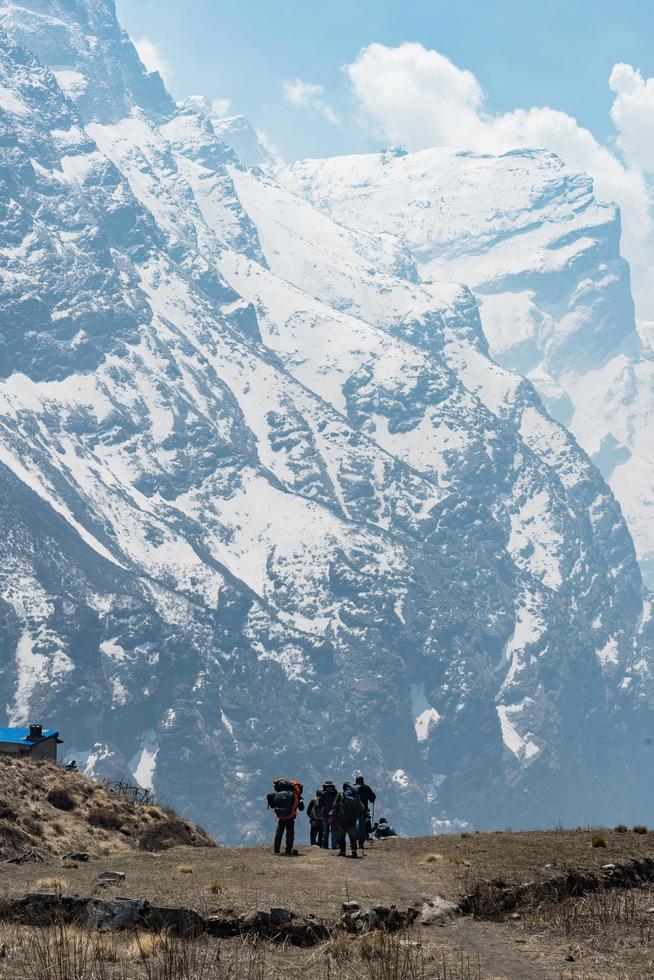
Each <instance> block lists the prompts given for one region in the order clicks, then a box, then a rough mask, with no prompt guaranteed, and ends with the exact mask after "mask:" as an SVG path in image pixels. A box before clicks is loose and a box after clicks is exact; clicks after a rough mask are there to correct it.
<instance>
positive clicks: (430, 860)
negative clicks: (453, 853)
mask: <svg viewBox="0 0 654 980" xmlns="http://www.w3.org/2000/svg"><path fill="white" fill-rule="evenodd" d="M442 860H443V855H442V854H428V855H427V857H426V858H425V861H426V862H427V864H435V863H436V861H442Z"/></svg>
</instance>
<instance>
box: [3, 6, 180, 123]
mask: <svg viewBox="0 0 654 980" xmlns="http://www.w3.org/2000/svg"><path fill="white" fill-rule="evenodd" d="M0 27H3V28H4V29H5V30H7V31H10V32H11V33H12V34H13V35H14V36H15V37H16V38H17V39H18V40H19V41H20V43H22V44H24V45H25V47H27V48H29V49H30V51H32V52H33V53H34V54H35V55H36V56H37V57H38V58H39V59H40V60H41V61H43V62H44V63H45V64H47V65H49V66H50V68H51V69H52V71H53V72H54V73H55V75H56V76H57V78H58V80H59V81H60V84H61V87H62V89H63V90H64V92H65V93H66V95H67V96H68V97H69V98H71V99H72V100H73V101H74V102H75V104H76V106H77V109H78V111H79V113H80V115H81V116H82V118H83V119H84V120H85V121H91V120H94V121H98V122H111V121H115V120H117V119H119V118H121V117H123V116H126V115H129V113H130V112H131V111H132V110H133V109H134V108H135V107H138V108H141V109H143V110H145V111H147V112H148V113H150V114H151V115H152V116H153V117H154V118H157V119H165V118H167V117H168V116H170V115H171V113H172V112H174V107H175V104H174V102H173V100H172V99H171V97H170V95H169V94H168V93H167V91H166V89H165V87H164V84H163V81H162V79H161V77H160V75H159V74H158V73H157V72H148V71H147V70H146V68H145V67H144V66H143V64H142V62H141V61H140V59H139V56H138V54H137V52H136V49H135V47H134V45H133V44H132V42H131V41H130V39H129V38H128V37H127V35H126V34H125V32H124V31H123V30H122V28H121V27H120V25H119V23H118V20H117V19H116V10H115V4H114V2H113V0H20V3H14V2H8V0H2V2H0Z"/></svg>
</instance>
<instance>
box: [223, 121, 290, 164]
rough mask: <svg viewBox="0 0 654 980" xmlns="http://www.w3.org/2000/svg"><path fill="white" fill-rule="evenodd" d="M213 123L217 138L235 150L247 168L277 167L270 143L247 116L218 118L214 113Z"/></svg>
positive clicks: (277, 161) (276, 157)
mask: <svg viewBox="0 0 654 980" xmlns="http://www.w3.org/2000/svg"><path fill="white" fill-rule="evenodd" d="M211 121H212V123H213V128H214V131H215V133H216V136H217V137H218V138H219V139H220V140H222V141H223V142H224V143H227V145H228V146H231V148H232V149H233V150H234V152H235V153H236V155H237V156H238V158H239V159H240V160H241V162H242V163H243V165H244V166H245V167H250V168H251V167H264V166H267V165H270V166H277V165H278V164H279V162H280V160H279V157H278V155H277V153H276V152H275V151H274V150H273V148H272V147H271V146H270V144H269V143H268V141H267V140H266V139H265V137H264V136H262V134H261V133H258V132H257V131H256V130H255V129H254V127H253V126H252V124H251V123H250V122H249V121H248V120H247V119H246V118H245V116H240V115H236V116H218V115H216V113H215V112H214V113H212V115H211Z"/></svg>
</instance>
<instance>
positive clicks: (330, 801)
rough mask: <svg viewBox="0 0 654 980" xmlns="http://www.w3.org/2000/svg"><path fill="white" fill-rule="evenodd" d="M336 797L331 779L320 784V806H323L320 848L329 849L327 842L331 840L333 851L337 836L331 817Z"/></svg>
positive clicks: (335, 846)
mask: <svg viewBox="0 0 654 980" xmlns="http://www.w3.org/2000/svg"><path fill="white" fill-rule="evenodd" d="M337 796H338V790H337V789H336V787H335V786H334V784H333V782H332V781H331V779H326V780H325V782H324V783H323V784H322V805H323V821H322V846H323V847H324V848H325V849H326V848H328V847H329V842H330V839H331V845H332V850H333V851H335V850H336V848H337V847H338V835H337V832H336V823H335V821H334V817H333V816H332V813H333V810H334V803H335V802H336V797H337Z"/></svg>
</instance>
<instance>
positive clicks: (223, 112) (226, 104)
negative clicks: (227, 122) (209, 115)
mask: <svg viewBox="0 0 654 980" xmlns="http://www.w3.org/2000/svg"><path fill="white" fill-rule="evenodd" d="M231 108H232V100H231V99H214V100H213V102H212V103H211V110H212V112H213V113H214V115H216V116H219V117H220V118H221V119H222V118H223V117H224V116H228V115H229V113H230V110H231Z"/></svg>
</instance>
